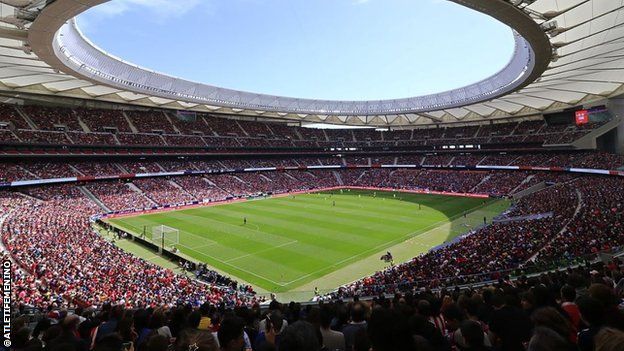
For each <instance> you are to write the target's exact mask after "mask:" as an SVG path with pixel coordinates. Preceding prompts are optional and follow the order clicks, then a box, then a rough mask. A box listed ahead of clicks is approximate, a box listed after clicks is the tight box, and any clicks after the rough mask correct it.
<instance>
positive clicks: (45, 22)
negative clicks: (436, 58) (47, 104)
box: [0, 0, 624, 126]
mask: <svg viewBox="0 0 624 351" xmlns="http://www.w3.org/2000/svg"><path fill="white" fill-rule="evenodd" d="M106 1H107V0H55V1H50V0H49V1H43V0H1V1H0V2H2V3H3V5H2V7H1V9H0V10H1V11H0V16H1V20H2V23H3V24H2V27H0V37H3V38H2V39H0V90H2V91H5V93H13V94H17V93H22V92H28V93H35V94H45V95H54V96H66V97H78V98H84V99H93V100H100V101H111V102H123V103H130V104H136V105H141V106H148V107H165V108H175V109H187V110H197V111H206V112H219V113H226V114H243V115H250V116H259V117H267V118H271V117H273V118H280V119H290V120H293V121H303V122H325V123H340V124H350V125H371V126H389V125H390V126H404V125H422V124H430V123H445V122H458V121H459V122H461V121H466V122H467V121H484V120H487V119H491V118H497V117H507V116H522V115H535V114H539V113H542V112H544V111H550V110H553V111H554V110H561V109H563V108H568V107H572V106H575V105H579V104H583V103H586V102H591V101H596V100H601V99H604V98H608V97H610V96H615V95H619V94H621V93H622V92H623V91H624V89H622V85H623V83H624V57H623V56H624V45H623V43H624V41H623V38H624V16H623V15H624V14H623V13H622V11H623V10H624V0H609V1H601V0H558V1H552V0H508V1H503V0H452V1H454V2H457V3H459V4H461V5H464V6H466V7H469V8H472V9H474V10H477V11H481V12H484V13H486V14H488V15H490V16H492V17H494V18H496V19H498V20H500V21H502V22H504V23H506V24H508V25H509V26H510V27H512V28H513V29H514V31H515V54H514V56H513V58H512V60H511V61H510V62H509V64H508V65H507V66H506V67H505V68H504V69H503V70H501V71H499V72H498V73H497V74H495V75H494V76H492V77H488V78H485V79H484V80H482V81H481V82H478V83H475V84H473V85H470V86H467V87H463V88H459V89H455V90H452V91H448V92H442V93H439V94H433V95H427V96H421V97H413V98H408V99H395V100H380V101H327V100H310V99H296V98H286V97H279V96H269V95H263V94H257V93H248V92H241V91H235V90H228V89H222V88H218V87H214V86H209V85H206V84H200V83H195V82H189V81H185V80H182V79H179V78H174V77H170V76H167V75H166V74H162V73H158V72H153V71H149V70H146V69H143V68H141V67H138V66H135V65H132V64H129V63H127V62H124V61H123V60H121V59H118V58H115V57H113V56H111V55H108V54H107V53H105V52H104V51H102V50H100V49H98V48H97V47H95V46H94V45H93V44H91V43H90V42H89V40H88V39H87V38H85V37H84V36H83V35H82V34H81V33H80V31H79V30H78V28H77V27H76V26H75V22H74V21H73V20H72V18H73V17H75V16H76V15H78V14H79V13H81V12H84V11H85V10H87V9H89V8H91V7H93V6H96V5H98V4H101V3H104V2H106Z"/></svg>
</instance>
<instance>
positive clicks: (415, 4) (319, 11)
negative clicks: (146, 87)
mask: <svg viewBox="0 0 624 351" xmlns="http://www.w3.org/2000/svg"><path fill="white" fill-rule="evenodd" d="M78 23H79V26H80V27H81V29H82V30H83V32H84V33H85V34H86V36H87V37H89V38H90V39H91V40H92V41H93V42H94V43H95V44H96V45H98V46H100V47H101V48H103V49H104V50H106V51H108V52H109V53H111V54H114V55H116V56H118V57H121V58H123V59H125V60H127V61H130V62H132V63H136V64H139V65H141V66H143V67H147V68H150V69H154V70H157V71H161V72H165V73H168V74H171V75H174V76H178V77H182V78H186V79H190V80H194V81H199V82H202V83H208V84H213V85H217V86H222V87H226V88H233V89H240V90H246V91H253V92H261V93H267V94H277V95H284V96H293V97H302V98H317V99H344V100H351V99H352V100H370V99H392V98H402V97H409V96H416V95H422V94H428V93H435V92H440V91H443V90H447V89H452V88H456V87H459V86H462V85H466V84H470V83H473V82H476V81H478V80H480V79H482V78H485V77H486V76H488V75H491V74H493V73H495V72H497V71H498V70H500V69H501V68H502V67H503V66H504V65H505V64H506V63H507V61H508V60H509V59H510V57H511V54H512V52H513V39H512V35H511V30H510V29H508V28H507V27H506V26H505V25H503V24H501V23H498V22H496V21H495V20H493V19H491V18H489V17H487V16H485V15H482V14H480V13H476V12H474V11H471V10H468V9H466V8H464V7H461V6H459V5H456V4H454V3H451V2H449V1H446V0H112V1H110V2H108V3H106V4H104V5H100V6H98V7H96V8H94V9H92V10H91V11H89V12H87V13H85V14H83V15H81V16H80V17H79V20H78Z"/></svg>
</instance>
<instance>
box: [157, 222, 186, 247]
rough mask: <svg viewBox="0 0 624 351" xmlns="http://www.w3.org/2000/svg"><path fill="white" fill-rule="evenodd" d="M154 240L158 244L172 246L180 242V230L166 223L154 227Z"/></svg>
mask: <svg viewBox="0 0 624 351" xmlns="http://www.w3.org/2000/svg"><path fill="white" fill-rule="evenodd" d="M152 241H153V242H154V244H156V245H157V246H164V247H171V246H174V245H177V244H179V243H180V231H179V230H178V229H176V228H172V227H169V226H166V225H159V226H155V227H153V228H152Z"/></svg>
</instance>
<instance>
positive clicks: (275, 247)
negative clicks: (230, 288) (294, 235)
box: [224, 240, 299, 262]
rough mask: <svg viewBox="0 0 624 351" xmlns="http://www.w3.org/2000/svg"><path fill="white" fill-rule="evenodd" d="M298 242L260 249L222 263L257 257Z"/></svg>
mask: <svg viewBox="0 0 624 351" xmlns="http://www.w3.org/2000/svg"><path fill="white" fill-rule="evenodd" d="M298 242H299V241H298V240H293V241H289V242H287V243H284V244H281V245H277V246H273V247H268V248H266V249H262V250H259V251H256V252H252V253H248V254H245V255H242V256H238V257H234V258H231V259H229V260H225V261H224V262H232V261H236V260H240V259H241V258H245V257H249V256H253V255H257V254H259V253H263V252H267V251H271V250H274V249H278V248H280V247H284V246H288V245H292V244H295V243H298Z"/></svg>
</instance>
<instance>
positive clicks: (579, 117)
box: [576, 110, 589, 126]
mask: <svg viewBox="0 0 624 351" xmlns="http://www.w3.org/2000/svg"><path fill="white" fill-rule="evenodd" d="M587 123H589V111H587V110H579V111H576V125H577V126H580V125H583V124H587Z"/></svg>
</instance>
